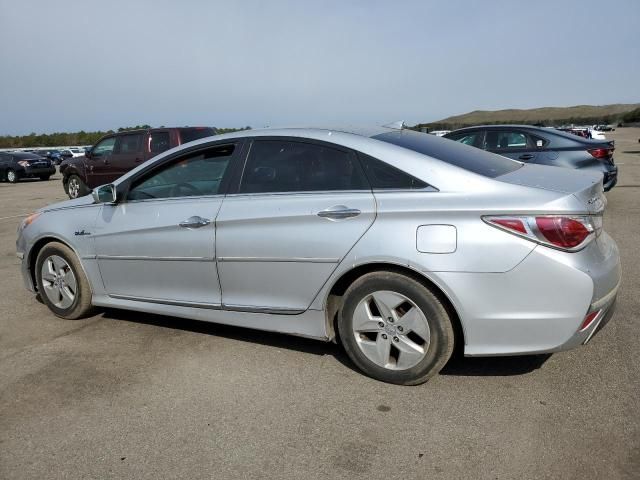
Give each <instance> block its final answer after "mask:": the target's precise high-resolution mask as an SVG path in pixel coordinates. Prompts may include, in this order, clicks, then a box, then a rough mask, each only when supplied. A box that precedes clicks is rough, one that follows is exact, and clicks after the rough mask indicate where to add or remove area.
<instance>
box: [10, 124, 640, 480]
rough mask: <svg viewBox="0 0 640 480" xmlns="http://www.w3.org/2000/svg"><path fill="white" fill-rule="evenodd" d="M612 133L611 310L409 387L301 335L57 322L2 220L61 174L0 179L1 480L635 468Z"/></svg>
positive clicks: (639, 159)
mask: <svg viewBox="0 0 640 480" xmlns="http://www.w3.org/2000/svg"><path fill="white" fill-rule="evenodd" d="M608 137H609V138H613V139H615V140H616V154H615V158H616V161H617V163H618V164H619V166H620V184H619V186H618V187H616V188H614V190H613V191H612V192H610V193H608V194H607V198H608V209H607V212H606V215H605V228H606V230H607V231H608V232H609V233H610V234H611V235H612V236H613V238H614V239H615V240H616V241H617V242H618V245H619V247H620V250H621V255H622V265H623V270H624V271H623V285H622V287H621V290H620V293H619V296H618V305H617V312H616V314H615V316H614V317H613V319H612V321H611V322H610V324H609V325H607V326H606V328H605V329H604V330H603V331H602V332H601V333H600V334H598V335H597V336H596V337H594V339H593V340H592V341H591V342H590V343H589V344H588V345H587V346H585V347H581V348H578V349H576V350H572V351H569V352H563V353H558V354H555V355H551V356H529V357H512V358H485V359H483V358H457V359H454V360H452V361H451V362H450V363H449V365H447V366H446V367H445V369H444V371H443V372H442V373H441V374H440V375H438V376H436V377H435V378H433V379H432V380H431V381H429V382H428V383H427V384H424V385H421V386H417V387H400V386H395V385H388V384H384V383H380V382H377V381H375V380H372V379H369V378H367V377H365V376H364V375H362V374H360V373H359V372H358V371H356V370H355V368H354V366H353V365H352V364H351V363H350V362H349V360H348V359H347V358H346V356H345V354H344V353H343V352H342V350H341V349H340V348H339V347H338V346H336V345H333V344H324V343H321V342H316V341H312V340H306V339H301V338H295V337H289V336H285V335H278V334H271V333H264V332H258V331H253V330H245V329H240V328H232V327H225V326H219V325H212V324H205V323H200V322H195V321H187V320H182V319H176V318H170V317H163V316H156V315H145V314H140V313H135V312H123V311H117V310H108V311H101V312H100V313H98V314H97V315H96V316H94V317H92V318H90V319H85V320H76V321H65V320H61V319H58V318H56V317H54V316H53V315H52V314H51V313H50V312H49V311H48V310H47V308H46V307H45V306H44V305H42V304H41V303H39V302H37V301H36V299H35V298H34V297H33V296H32V295H31V294H29V293H28V292H27V291H26V290H25V289H24V288H23V286H22V280H21V278H20V273H19V260H18V259H17V258H16V256H15V235H16V228H17V226H18V224H19V222H20V221H21V219H22V217H23V216H25V215H27V214H28V213H29V212H31V211H32V210H34V209H35V208H38V207H40V206H43V205H46V204H48V203H52V202H54V201H57V200H62V199H64V198H65V195H64V192H63V191H62V186H61V182H60V176H59V175H57V176H55V177H53V178H52V179H51V180H50V181H49V182H40V181H25V182H22V183H20V184H17V185H10V184H8V183H0V289H1V291H2V292H3V294H2V295H1V296H0V478H1V479H45V478H46V479H76V478H96V479H105V478H136V479H147V478H149V479H157V478H184V479H205V478H216V479H236V478H270V479H272V478H291V479H298V478H306V479H309V478H367V479H375V478H387V479H388V478H402V479H437V478H443V479H445V478H446V479H452V478H455V479H464V478H470V479H485V478H486V479H513V478H520V479H530V478H531V479H544V478H549V479H555V478H563V479H573V478H576V479H578V478H579V479H591V478H594V479H601V478H602V479H604V478H606V479H618V478H628V479H632V478H633V479H637V478H640V374H639V368H640V353H639V352H640V349H639V348H638V342H639V339H640V323H639V321H638V320H639V314H638V312H639V311H640V255H639V253H638V252H639V249H640V143H638V138H640V129H618V130H617V131H616V132H612V133H611V134H608ZM532 294H535V286H534V285H532ZM540 301H541V302H543V301H544V299H543V298H541V299H540Z"/></svg>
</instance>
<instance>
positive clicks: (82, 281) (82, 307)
mask: <svg viewBox="0 0 640 480" xmlns="http://www.w3.org/2000/svg"><path fill="white" fill-rule="evenodd" d="M54 255H55V256H57V257H61V258H62V259H63V260H64V261H65V262H66V263H67V266H68V267H69V268H70V270H71V271H72V272H73V275H74V277H75V280H76V289H75V292H74V296H75V298H74V300H73V303H71V305H69V306H68V307H66V308H60V307H59V306H56V305H55V304H54V303H53V302H52V301H51V299H50V298H49V296H48V295H47V293H46V291H45V281H44V280H43V278H42V266H43V264H44V263H45V262H46V261H48V259H49V258H50V257H52V256H54ZM35 278H36V284H37V286H38V293H39V295H40V298H41V299H42V301H43V302H44V303H45V305H47V307H49V309H50V310H51V311H52V312H53V313H54V314H55V315H56V316H58V317H60V318H66V319H69V320H75V319H78V318H84V317H87V316H89V315H90V314H91V311H92V310H93V308H92V306H91V286H90V285H89V281H88V280H87V277H86V275H85V274H84V270H83V269H82V266H81V265H80V261H79V260H78V257H77V256H76V254H75V253H74V252H73V250H71V249H70V248H69V247H67V246H66V245H64V244H62V243H59V242H51V243H48V244H46V245H45V246H44V247H43V248H42V250H40V252H39V253H38V258H37V259H36V265H35Z"/></svg>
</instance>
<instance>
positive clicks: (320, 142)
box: [227, 135, 372, 197]
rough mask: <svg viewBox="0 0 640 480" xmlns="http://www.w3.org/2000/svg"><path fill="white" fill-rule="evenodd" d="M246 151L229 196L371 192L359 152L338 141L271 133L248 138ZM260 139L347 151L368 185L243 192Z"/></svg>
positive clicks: (228, 193)
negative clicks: (344, 187)
mask: <svg viewBox="0 0 640 480" xmlns="http://www.w3.org/2000/svg"><path fill="white" fill-rule="evenodd" d="M247 140H248V141H247V145H246V152H244V153H243V157H242V167H241V168H240V169H239V175H237V176H236V178H234V179H233V184H232V186H231V188H230V189H229V191H228V192H227V196H234V197H239V196H262V195H309V194H311V195H316V194H323V195H327V194H334V195H335V194H336V193H363V192H367V193H371V192H372V190H371V184H370V183H369V179H368V178H367V174H366V173H365V171H364V167H363V166H362V162H360V159H359V157H358V152H357V151H355V150H353V149H351V148H348V147H345V146H343V145H339V144H336V143H331V142H325V141H323V140H316V139H314V138H307V137H292V136H278V135H269V136H259V137H250V138H248V139H247ZM260 141H280V142H293V143H307V144H311V145H316V146H319V147H324V148H331V149H333V150H337V151H339V152H343V153H346V154H347V155H349V156H350V157H352V159H353V162H354V165H356V168H358V169H359V170H360V173H361V174H362V178H363V179H364V181H365V184H366V185H367V188H362V189H358V190H354V189H349V190H305V191H300V190H292V191H287V192H241V191H240V186H241V185H242V179H243V178H244V173H245V169H246V166H247V162H248V161H249V155H250V154H251V150H252V149H253V145H254V144H255V143H256V142H260Z"/></svg>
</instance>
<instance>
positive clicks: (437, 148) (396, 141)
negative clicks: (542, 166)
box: [372, 130, 522, 178]
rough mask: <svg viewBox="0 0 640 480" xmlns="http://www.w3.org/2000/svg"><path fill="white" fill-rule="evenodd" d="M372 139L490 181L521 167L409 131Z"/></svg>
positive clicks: (449, 141)
mask: <svg viewBox="0 0 640 480" xmlns="http://www.w3.org/2000/svg"><path fill="white" fill-rule="evenodd" d="M372 138H374V139H376V140H381V141H383V142H386V143H391V144H393V145H397V146H399V147H402V148H406V149H408V150H413V151H414V152H417V153H422V154H423V155H427V156H429V157H433V158H436V159H438V160H440V161H443V162H446V163H449V164H451V165H455V166H456V167H460V168H464V169H465V170H468V171H470V172H473V173H477V174H479V175H484V176H485V177H490V178H495V177H499V176H500V175H504V174H506V173H509V172H513V171H514V170H517V169H518V168H520V167H522V163H520V162H516V161H514V160H511V159H509V158H506V157H503V156H500V155H495V154H493V153H489V152H485V151H484V150H480V149H478V148H475V147H469V146H467V145H462V144H461V143H458V142H454V141H451V140H449V139H447V138H441V137H436V136H434V135H429V134H428V133H418V132H414V131H413V130H394V131H391V132H387V133H381V134H379V135H375V136H373V137H372Z"/></svg>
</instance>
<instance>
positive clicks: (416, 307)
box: [338, 272, 454, 385]
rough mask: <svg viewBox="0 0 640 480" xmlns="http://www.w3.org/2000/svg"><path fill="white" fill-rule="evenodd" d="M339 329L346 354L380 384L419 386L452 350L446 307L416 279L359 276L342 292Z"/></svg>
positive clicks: (390, 275)
mask: <svg viewBox="0 0 640 480" xmlns="http://www.w3.org/2000/svg"><path fill="white" fill-rule="evenodd" d="M338 332H339V335H340V340H341V342H342V344H343V346H344V349H345V351H346V352H347V354H348V355H349V358H351V360H352V361H353V362H354V363H355V364H356V366H357V367H358V368H360V369H361V370H362V371H363V372H364V373H365V374H367V375H369V376H370V377H372V378H375V379H377V380H381V381H383V382H388V383H395V384H400V385H418V384H420V383H424V382H426V381H427V380H428V379H429V378H431V377H432V376H433V375H435V374H437V373H438V372H439V371H440V370H441V369H442V367H444V365H445V364H446V363H447V361H448V360H449V358H450V357H451V354H452V352H453V346H454V331H453V327H452V323H451V319H450V317H449V314H448V312H447V310H446V308H445V306H444V305H443V304H442V303H441V302H440V300H439V299H438V297H437V296H436V295H434V293H433V292H431V290H429V289H428V288H426V287H425V286H424V285H422V284H421V283H420V282H418V281H416V280H414V279H412V278H410V277H407V276H405V275H401V274H398V273H393V272H374V273H369V274H367V275H364V276H362V277H360V278H359V279H358V280H356V281H355V282H354V283H353V284H352V285H351V286H350V287H349V288H348V289H347V291H346V293H345V295H344V303H343V306H342V308H341V309H340V312H339V313H338Z"/></svg>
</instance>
